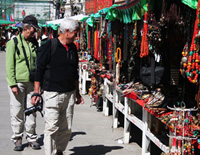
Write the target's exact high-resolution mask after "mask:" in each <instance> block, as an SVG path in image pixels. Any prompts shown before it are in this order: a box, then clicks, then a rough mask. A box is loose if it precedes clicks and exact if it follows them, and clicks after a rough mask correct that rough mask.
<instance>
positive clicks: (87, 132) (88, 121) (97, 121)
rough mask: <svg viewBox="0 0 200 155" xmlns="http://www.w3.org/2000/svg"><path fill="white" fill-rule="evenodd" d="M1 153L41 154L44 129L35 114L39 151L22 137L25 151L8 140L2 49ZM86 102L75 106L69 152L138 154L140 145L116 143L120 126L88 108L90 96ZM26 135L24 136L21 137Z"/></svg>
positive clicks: (83, 154)
mask: <svg viewBox="0 0 200 155" xmlns="http://www.w3.org/2000/svg"><path fill="white" fill-rule="evenodd" d="M0 99H1V103H0V104H1V108H0V118H1V119H0V124H1V126H0V146H1V147H0V154H1V155H36V154H37V155H44V148H43V130H44V120H43V118H42V117H41V115H40V113H38V117H37V134H38V135H39V136H40V138H39V142H40V144H41V145H42V149H41V150H36V151H35V150H32V149H31V148H29V147H27V144H26V140H25V139H24V140H23V144H24V151H22V152H15V151H13V147H14V145H13V144H12V142H11V141H10V137H11V134H12V131H11V127H10V111H9V96H8V92H7V83H6V72H5V52H0ZM84 99H85V104H84V105H76V106H75V115H74V121H73V134H72V137H71V141H70V143H69V145H68V149H67V154H68V155H104V154H106V155H140V154H141V148H140V147H139V146H138V145H137V144H136V143H131V144H126V145H124V144H120V143H118V142H119V140H120V139H122V136H123V128H118V129H112V116H109V117H105V116H103V114H102V113H101V112H97V111H96V107H94V106H92V107H90V99H89V97H88V96H87V95H85V96H84ZM24 137H25V136H24Z"/></svg>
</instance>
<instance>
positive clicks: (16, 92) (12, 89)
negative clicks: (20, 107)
mask: <svg viewBox="0 0 200 155" xmlns="http://www.w3.org/2000/svg"><path fill="white" fill-rule="evenodd" d="M11 91H12V92H13V93H14V94H15V95H18V88H17V86H15V87H12V88H11Z"/></svg>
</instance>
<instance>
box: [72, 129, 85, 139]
mask: <svg viewBox="0 0 200 155" xmlns="http://www.w3.org/2000/svg"><path fill="white" fill-rule="evenodd" d="M76 135H86V133H85V132H82V131H78V132H72V134H71V138H70V141H71V140H73V138H74V137H75V136H76Z"/></svg>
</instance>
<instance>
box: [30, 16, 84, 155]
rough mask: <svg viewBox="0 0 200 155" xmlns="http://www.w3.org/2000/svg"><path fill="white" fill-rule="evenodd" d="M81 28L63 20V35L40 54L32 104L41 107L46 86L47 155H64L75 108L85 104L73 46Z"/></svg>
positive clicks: (61, 28) (45, 131)
mask: <svg viewBox="0 0 200 155" xmlns="http://www.w3.org/2000/svg"><path fill="white" fill-rule="evenodd" d="M78 28H79V24H78V22H77V21H75V20H73V19H65V20H63V21H62V22H61V24H60V31H61V33H60V35H59V36H58V37H57V38H53V39H51V40H48V41H47V43H46V44H45V45H44V46H42V48H40V49H41V50H40V51H39V52H38V59H37V60H38V61H37V71H36V80H35V82H34V93H35V94H34V95H35V96H34V97H33V98H32V100H31V101H32V104H33V105H35V104H37V101H38V99H39V97H37V95H38V94H39V93H40V86H42V89H43V91H44V94H43V96H44V102H45V108H44V113H45V114H44V118H45V130H44V148H45V154H46V155H63V153H64V152H65V150H66V147H67V144H68V142H69V140H70V136H71V126H72V119H73V113H74V112H73V111H74V104H75V102H76V103H77V104H83V103H84V100H83V98H82V97H81V95H80V93H79V88H78V85H79V84H78V53H77V49H76V46H75V44H74V43H73V41H74V38H75V37H76V34H77V32H78ZM53 46H56V48H55V47H53ZM53 49H55V51H54V50H53ZM41 83H42V84H41Z"/></svg>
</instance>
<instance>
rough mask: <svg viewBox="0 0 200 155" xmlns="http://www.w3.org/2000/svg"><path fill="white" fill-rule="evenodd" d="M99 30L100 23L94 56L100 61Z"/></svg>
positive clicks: (96, 32)
mask: <svg viewBox="0 0 200 155" xmlns="http://www.w3.org/2000/svg"><path fill="white" fill-rule="evenodd" d="M98 36H99V30H98V24H97V30H96V31H95V40H94V41H95V45H94V47H95V51H94V58H95V59H97V60H98V61H99V57H100V55H99V37H98Z"/></svg>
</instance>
